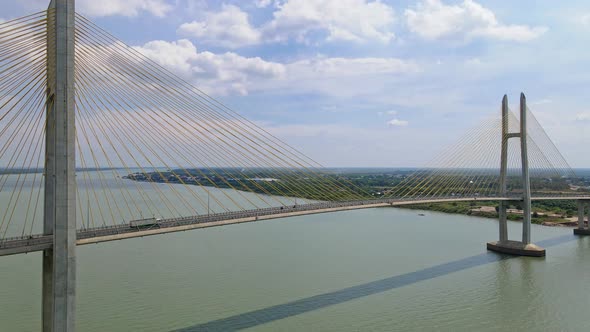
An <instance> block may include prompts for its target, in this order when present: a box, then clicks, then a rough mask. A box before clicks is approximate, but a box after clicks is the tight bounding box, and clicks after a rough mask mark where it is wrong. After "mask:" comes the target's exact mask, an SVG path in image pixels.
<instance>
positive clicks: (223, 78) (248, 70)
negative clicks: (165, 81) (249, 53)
mask: <svg viewBox="0 0 590 332" xmlns="http://www.w3.org/2000/svg"><path fill="white" fill-rule="evenodd" d="M136 49H137V50H138V51H140V52H141V53H143V54H144V55H146V56H148V57H149V58H151V59H152V60H154V61H156V62H158V63H159V64H161V65H163V66H165V67H167V68H168V69H170V70H172V71H174V72H175V73H177V74H179V75H181V76H183V77H184V78H185V79H188V80H190V81H192V82H193V83H194V84H195V85H196V86H197V87H199V88H201V89H203V90H205V91H206V92H209V93H213V94H218V95H220V94H221V95H223V94H240V95H245V94H248V90H249V86H250V85H251V84H252V81H253V80H260V79H279V78H281V77H282V76H283V75H284V73H285V67H284V66H283V65H282V64H279V63H274V62H268V61H264V60H262V59H261V58H259V57H254V58H246V57H243V56H240V55H238V54H235V53H232V52H227V53H223V54H214V53H211V52H198V51H197V48H196V47H195V46H194V45H193V43H191V42H190V41H189V40H186V39H181V40H179V41H176V42H167V41H161V40H157V41H151V42H149V43H147V44H145V45H143V46H141V47H136Z"/></svg>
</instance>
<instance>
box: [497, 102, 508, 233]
mask: <svg viewBox="0 0 590 332" xmlns="http://www.w3.org/2000/svg"><path fill="white" fill-rule="evenodd" d="M501 135H502V143H501V144H502V155H501V158H500V197H506V181H507V174H506V172H507V170H508V96H506V95H504V98H502V133H501ZM507 205H508V202H504V201H500V204H499V207H498V217H499V225H500V242H502V241H507V240H508V221H507V216H506V207H507Z"/></svg>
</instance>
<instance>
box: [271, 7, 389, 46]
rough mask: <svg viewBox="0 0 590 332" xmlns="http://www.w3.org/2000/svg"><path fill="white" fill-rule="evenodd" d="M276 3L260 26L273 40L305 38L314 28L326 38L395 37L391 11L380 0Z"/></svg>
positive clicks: (386, 41)
mask: <svg viewBox="0 0 590 332" xmlns="http://www.w3.org/2000/svg"><path fill="white" fill-rule="evenodd" d="M277 7H278V10H277V11H275V12H274V13H273V16H274V19H273V20H272V21H270V22H269V23H268V24H266V25H265V26H264V28H263V30H264V34H265V36H266V37H267V38H268V39H270V40H273V41H285V40H288V39H290V38H295V39H296V40H297V41H299V42H306V41H308V37H309V35H310V34H311V33H313V32H322V33H327V39H328V40H329V41H335V40H345V41H355V42H361V41H367V40H375V41H379V42H383V43H388V42H389V41H390V40H392V39H393V38H394V33H393V32H392V31H391V30H390V28H391V26H392V24H393V23H394V11H393V9H392V8H391V7H390V6H388V5H386V4H383V3H382V2H380V1H367V0H286V1H284V2H283V3H277Z"/></svg>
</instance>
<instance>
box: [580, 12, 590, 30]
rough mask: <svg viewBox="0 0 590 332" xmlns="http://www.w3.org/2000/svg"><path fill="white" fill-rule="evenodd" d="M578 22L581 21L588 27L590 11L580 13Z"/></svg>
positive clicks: (589, 24)
mask: <svg viewBox="0 0 590 332" xmlns="http://www.w3.org/2000/svg"><path fill="white" fill-rule="evenodd" d="M580 23H582V25H583V26H586V27H590V13H588V14H584V15H582V16H581V17H580Z"/></svg>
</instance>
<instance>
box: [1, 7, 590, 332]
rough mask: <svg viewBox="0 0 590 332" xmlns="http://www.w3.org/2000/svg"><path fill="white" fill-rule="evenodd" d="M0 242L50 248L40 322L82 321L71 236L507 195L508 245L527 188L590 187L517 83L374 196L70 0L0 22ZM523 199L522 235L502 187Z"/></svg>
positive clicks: (114, 236) (62, 326)
mask: <svg viewBox="0 0 590 332" xmlns="http://www.w3.org/2000/svg"><path fill="white" fill-rule="evenodd" d="M0 142H1V143H2V144H1V147H0V171H1V173H0V207H1V209H0V213H1V214H2V219H1V220H0V255H10V254H18V253H26V252H33V251H43V252H44V254H43V322H44V323H43V324H44V330H46V331H67V330H72V329H73V328H74V312H75V305H74V303H75V302H74V300H75V275H76V274H75V261H76V255H75V248H76V246H77V245H83V244H89V243H98V242H104V241H112V240H122V239H127V238H132V237H141V236H147V235H156V234H162V233H168V232H175V231H185V230H190V229H196V228H203V227H212V226H221V225H229V224H235V223H242V222H253V221H257V220H265V219H276V218H284V217H290V216H298V215H305V214H313V213H329V212H337V211H346V210H351V209H362V208H376V207H386V206H403V205H411V204H418V203H435V202H449V201H476V200H493V201H498V202H499V210H498V212H499V219H500V222H499V234H500V236H499V241H497V242H493V243H489V244H488V248H489V249H492V250H496V251H500V252H506V253H512V254H523V255H536V256H540V255H544V254H545V251H544V250H543V249H542V248H539V247H536V246H534V245H533V244H532V243H531V232H530V224H531V200H561V199H569V200H577V201H578V207H579V227H578V229H576V233H577V234H588V233H589V230H588V228H587V226H586V225H585V224H584V209H585V206H586V205H587V204H588V203H587V202H590V195H589V194H585V193H583V192H582V191H579V190H576V188H574V187H573V186H572V185H571V183H572V181H573V179H575V178H576V175H575V174H574V172H573V171H572V169H571V167H570V166H569V165H568V163H567V162H566V161H565V159H564V158H563V156H562V155H561V154H560V153H559V151H558V149H557V148H556V146H555V145H554V144H553V143H552V141H551V140H550V139H549V137H548V136H547V134H546V133H545V131H544V130H543V128H542V126H541V125H540V124H539V122H538V121H537V120H536V119H535V117H534V116H533V114H532V113H531V111H530V110H529V109H528V108H527V106H526V98H525V97H524V95H522V96H521V100H520V110H519V112H518V114H514V113H513V112H512V111H511V110H510V109H509V108H508V102H507V99H506V97H505V98H504V99H503V101H502V107H501V112H499V114H498V115H494V116H492V117H490V118H489V119H486V120H485V121H483V122H482V123H481V124H480V125H478V126H476V127H475V128H473V129H472V130H471V131H469V132H468V133H467V134H465V135H464V136H463V137H461V138H460V139H458V141H457V144H454V145H452V146H451V147H449V148H448V149H447V150H445V151H443V152H442V153H441V154H440V155H439V156H438V157H436V158H434V159H433V161H432V162H431V164H429V165H427V166H426V167H424V168H423V169H420V170H417V171H416V172H414V173H413V174H411V175H408V176H405V177H403V179H401V180H400V181H398V183H396V184H395V185H392V186H391V187H390V188H387V190H385V191H384V192H383V193H382V195H379V197H375V196H374V195H372V194H371V193H368V192H366V191H365V190H363V189H362V188H359V187H358V186H356V185H355V184H353V183H351V182H350V181H349V180H348V179H347V178H345V177H343V176H341V175H339V174H337V173H334V172H332V171H330V170H326V169H325V168H323V167H322V166H321V165H320V164H318V163H317V162H315V161H314V160H312V159H310V158H308V157H307V156H305V155H304V154H303V153H301V152H300V151H298V150H296V149H294V148H293V147H291V146H290V145H288V144H287V143H286V142H283V141H281V140H280V139H278V138H277V137H275V136H273V135H272V134H270V133H269V132H267V131H265V130H264V129H263V128H261V127H260V126H259V125H257V124H256V123H254V122H252V121H249V120H247V119H245V118H244V117H242V116H240V115H239V114H238V113H236V112H234V111H232V110H231V109H229V108H227V107H226V106H225V105H223V104H222V103H220V102H219V101H217V100H216V99H214V98H212V97H210V96H208V95H207V94H205V93H204V92H202V91H200V90H199V89H197V88H196V87H194V86H193V85H192V84H190V83H188V82H186V81H184V80H183V79H182V78H180V77H177V76H176V75H174V74H172V73H170V72H169V71H167V70H166V69H164V68H163V67H161V66H159V65H158V64H156V63H155V62H153V61H151V60H149V58H147V57H146V56H144V55H142V54H141V53H139V52H138V51H137V50H135V49H134V48H132V47H129V46H127V45H125V44H124V43H123V42H121V41H120V40H118V39H116V38H115V37H114V36H112V35H111V34H109V33H108V32H106V31H104V30H102V29H101V28H100V27H98V26H96V25H95V24H94V23H92V22H91V21H90V20H88V19H86V18H85V17H83V16H81V15H78V14H76V13H75V10H74V1H73V0H54V1H52V2H51V4H50V6H49V9H48V10H47V11H42V12H39V13H35V14H31V15H29V16H25V17H21V18H18V19H14V20H12V21H8V22H4V23H2V24H0ZM513 201H518V202H519V204H522V206H523V209H524V214H523V219H524V221H523V233H522V241H510V240H508V234H507V226H506V223H507V220H506V219H507V216H506V214H507V213H506V209H507V205H508V203H507V202H513Z"/></svg>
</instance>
